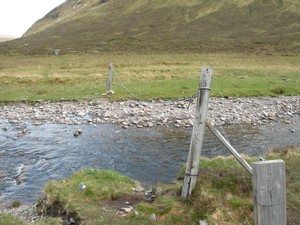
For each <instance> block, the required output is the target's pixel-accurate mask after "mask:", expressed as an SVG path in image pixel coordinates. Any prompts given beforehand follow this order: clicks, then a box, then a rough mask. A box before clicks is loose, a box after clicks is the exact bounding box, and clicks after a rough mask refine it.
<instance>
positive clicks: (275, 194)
mask: <svg viewBox="0 0 300 225" xmlns="http://www.w3.org/2000/svg"><path fill="white" fill-rule="evenodd" d="M253 196H254V220H255V225H283V224H286V190H285V163H284V161H283V160H269V161H261V162H255V163H254V164H253Z"/></svg>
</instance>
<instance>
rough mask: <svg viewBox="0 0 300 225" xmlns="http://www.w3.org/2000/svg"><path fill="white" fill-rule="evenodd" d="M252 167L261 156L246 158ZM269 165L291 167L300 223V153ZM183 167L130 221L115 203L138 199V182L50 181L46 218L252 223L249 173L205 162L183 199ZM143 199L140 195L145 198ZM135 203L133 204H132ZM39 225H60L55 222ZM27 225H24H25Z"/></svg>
mask: <svg viewBox="0 0 300 225" xmlns="http://www.w3.org/2000/svg"><path fill="white" fill-rule="evenodd" d="M244 158H245V160H246V161H248V163H250V164H252V163H253V162H256V161H258V160H259V159H258V157H246V156H244ZM265 158H266V159H267V160H272V159H283V160H284V161H285V165H286V187H287V190H286V193H287V215H288V223H291V224H292V223H294V224H298V223H299V222H300V216H299V215H300V211H299V210H300V191H299V190H300V189H299V188H300V183H299V180H300V174H299V172H298V171H299V169H300V167H299V163H298V162H299V160H300V149H299V148H295V147H294V148H286V149H278V150H273V151H271V152H270V153H268V154H267V155H266V156H265ZM183 174H184V168H183V169H182V171H181V172H180V174H179V181H177V182H175V183H173V184H159V186H160V187H163V190H164V191H163V194H162V195H161V196H159V197H157V198H156V200H155V201H154V202H147V201H143V202H140V203H137V204H136V205H135V210H136V211H137V212H138V215H136V214H135V213H134V212H132V213H130V214H129V215H127V216H125V217H124V216H121V215H119V214H117V211H116V208H115V207H111V204H113V203H114V202H118V201H119V203H123V204H124V202H122V200H121V199H122V196H124V195H126V196H136V195H137V194H135V193H134V192H133V191H132V189H131V188H132V187H135V183H134V181H132V180H130V179H129V178H127V177H124V176H122V175H120V174H118V173H117V172H113V171H104V170H90V169H88V170H82V171H79V172H76V173H75V174H74V175H73V176H71V177H70V178H67V179H64V180H62V181H55V182H50V183H48V184H47V185H46V187H45V194H46V199H47V204H44V205H43V204H40V203H39V204H38V205H39V210H41V211H42V212H43V213H44V215H50V216H51V215H55V216H58V215H61V216H63V217H67V218H70V217H73V218H75V220H76V221H80V222H81V224H87V225H89V224H91V225H92V224H93V225H94V224H153V222H151V221H150V219H149V217H150V215H151V214H152V213H154V214H155V215H156V216H157V218H158V220H157V221H156V222H155V224H164V225H168V224H170V225H171V224H172V225H173V224H178V225H179V224H195V225H196V224H198V223H199V220H206V221H207V222H208V223H209V224H216V223H218V224H224V225H230V224H253V223H254V221H253V219H254V217H253V208H254V206H253V193H252V189H253V187H252V178H251V176H250V174H249V173H248V172H247V171H246V170H245V169H244V168H243V167H242V166H241V165H240V164H239V163H238V162H237V161H236V160H235V159H234V158H233V157H232V156H231V157H217V158H213V159H206V158H202V159H201V162H200V173H199V176H198V180H197V183H196V187H195V189H194V191H193V193H192V196H191V197H190V198H188V199H182V198H181V197H180V194H181V189H182V181H180V180H182V179H181V178H182V177H183ZM81 182H84V183H85V184H86V186H87V188H86V189H85V190H84V191H80V190H79V188H78V187H77V186H78V184H79V183H81ZM140 198H141V196H140ZM129 201H130V200H129ZM2 221H10V222H9V223H8V224H22V223H21V222H18V220H14V219H13V218H12V217H11V216H9V215H6V214H0V224H1V225H2V224H3V225H4V224H7V223H5V222H2ZM15 221H16V222H15ZM47 221H50V222H48V223H46V222H45V223H43V221H41V222H39V223H38V224H58V223H57V221H58V220H57V219H53V223H51V221H52V220H51V217H50V218H48V219H47ZM23 224H25V223H23Z"/></svg>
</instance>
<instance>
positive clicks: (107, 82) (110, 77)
mask: <svg viewBox="0 0 300 225" xmlns="http://www.w3.org/2000/svg"><path fill="white" fill-rule="evenodd" d="M112 73H113V64H112V63H110V64H109V67H108V76H107V79H106V91H107V92H110V91H111V90H112V89H111V84H112V82H111V80H112Z"/></svg>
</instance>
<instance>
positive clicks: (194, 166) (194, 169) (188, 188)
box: [181, 67, 212, 198]
mask: <svg viewBox="0 0 300 225" xmlns="http://www.w3.org/2000/svg"><path fill="white" fill-rule="evenodd" d="M211 77H212V70H211V69H209V68H205V67H203V68H202V75H201V79H200V84H199V89H198V96H197V105H196V117H195V121H194V126H193V133H192V138H191V143H190V149H189V155H188V160H187V165H186V171H185V176H184V182H183V188H182V193H181V197H183V198H186V197H188V196H190V195H191V193H192V190H193V189H194V187H195V185H196V181H197V176H198V172H199V163H200V155H201V150H202V143H203V137H204V128H205V121H206V116H207V106H208V98H209V93H210V83H211Z"/></svg>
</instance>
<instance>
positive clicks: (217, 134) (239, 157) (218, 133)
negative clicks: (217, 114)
mask: <svg viewBox="0 0 300 225" xmlns="http://www.w3.org/2000/svg"><path fill="white" fill-rule="evenodd" d="M206 125H207V127H208V129H209V130H210V131H211V132H212V133H213V134H214V135H215V136H216V137H217V138H218V139H219V140H220V141H221V142H222V144H223V145H224V146H225V147H226V148H227V149H228V150H229V151H230V153H231V154H232V155H233V156H234V157H235V158H236V159H237V160H238V161H239V163H240V164H241V165H242V166H243V167H244V168H245V169H246V170H247V171H248V172H249V173H250V174H251V175H252V168H251V166H250V165H249V164H248V163H247V162H246V160H244V159H243V157H242V156H241V155H240V154H239V153H238V152H237V151H236V150H235V149H234V148H233V147H232V145H231V144H230V143H229V142H228V141H227V140H226V139H225V138H224V137H223V136H222V134H221V133H220V132H219V131H218V130H217V129H216V128H214V125H213V124H212V123H211V122H209V121H206Z"/></svg>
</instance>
